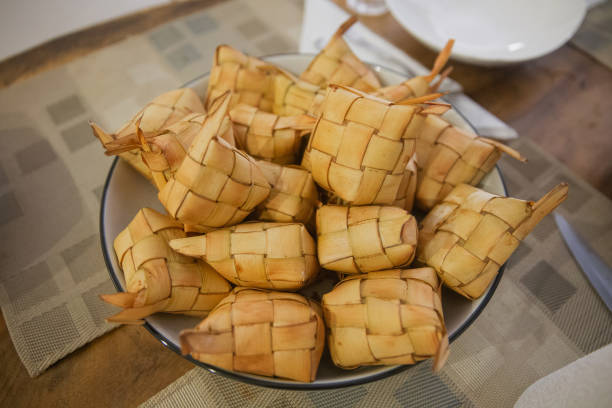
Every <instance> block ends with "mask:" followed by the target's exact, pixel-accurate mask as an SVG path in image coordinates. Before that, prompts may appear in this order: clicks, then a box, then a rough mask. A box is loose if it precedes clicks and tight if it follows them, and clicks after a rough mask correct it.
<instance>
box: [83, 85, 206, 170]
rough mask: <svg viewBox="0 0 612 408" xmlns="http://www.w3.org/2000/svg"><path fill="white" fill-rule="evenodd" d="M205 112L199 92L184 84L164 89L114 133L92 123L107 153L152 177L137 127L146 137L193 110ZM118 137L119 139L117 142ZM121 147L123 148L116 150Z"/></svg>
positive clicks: (193, 111) (94, 131)
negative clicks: (143, 154) (170, 89)
mask: <svg viewBox="0 0 612 408" xmlns="http://www.w3.org/2000/svg"><path fill="white" fill-rule="evenodd" d="M204 112H205V109H204V106H203V105H202V101H201V100H200V98H199V97H198V95H197V94H196V93H195V92H194V91H193V90H192V89H189V88H181V89H175V90H173V91H169V92H166V93H163V94H161V95H159V96H158V97H156V98H155V99H153V100H152V101H151V102H149V103H148V104H147V105H146V106H145V107H144V108H142V109H141V110H140V111H139V112H138V113H137V114H136V115H134V117H133V118H132V119H130V120H129V121H128V122H127V123H125V124H124V125H123V126H122V127H121V128H119V130H117V131H116V132H115V133H106V132H105V131H104V130H103V129H102V128H100V127H99V126H98V125H96V124H95V123H93V122H90V123H89V124H90V126H91V128H92V129H93V133H94V135H95V136H96V137H97V138H98V139H99V140H100V142H102V145H103V146H104V148H105V149H106V150H107V154H119V156H120V157H121V158H122V159H124V160H125V161H127V162H128V163H129V164H130V165H131V166H132V167H134V168H135V169H136V170H137V171H138V172H139V173H141V174H142V175H143V176H145V177H146V178H148V179H152V176H151V172H150V171H149V169H148V168H147V166H146V165H145V164H144V163H143V161H142V157H141V152H140V150H139V148H138V146H137V142H138V137H137V129H138V128H140V129H141V130H142V132H143V133H144V135H145V137H150V136H154V135H156V134H157V133H159V132H160V131H161V130H162V129H164V128H165V127H167V126H169V125H172V124H173V123H176V122H178V121H179V120H181V119H182V118H184V117H185V116H187V115H189V114H191V113H204ZM117 140H120V142H119V143H116V141H117ZM126 144H129V145H131V149H125V145H126ZM118 149H120V150H122V151H120V152H117V150H118Z"/></svg>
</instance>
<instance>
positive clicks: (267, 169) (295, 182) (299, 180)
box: [255, 161, 320, 232]
mask: <svg viewBox="0 0 612 408" xmlns="http://www.w3.org/2000/svg"><path fill="white" fill-rule="evenodd" d="M257 165H258V166H259V168H260V170H261V172H262V173H263V174H264V176H265V177H266V180H268V183H270V185H271V186H272V191H270V195H269V196H268V198H266V199H265V200H264V201H263V202H262V203H261V204H259V206H258V207H257V209H256V210H255V216H256V217H257V219H258V220H261V221H276V222H301V223H303V224H304V225H306V227H308V228H309V229H310V230H311V231H313V232H314V215H315V209H316V208H317V206H318V205H319V203H320V201H319V191H318V190H317V186H316V185H315V183H314V181H313V179H312V175H311V174H310V172H309V171H308V170H306V169H304V168H302V167H299V166H281V165H279V164H275V163H271V162H267V161H258V162H257Z"/></svg>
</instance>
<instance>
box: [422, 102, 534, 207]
mask: <svg viewBox="0 0 612 408" xmlns="http://www.w3.org/2000/svg"><path fill="white" fill-rule="evenodd" d="M445 109H446V108H445V107H444V106H443V105H442V104H438V105H437V106H435V105H434V106H432V107H431V108H430V109H429V110H428V111H426V112H425V113H424V114H420V115H418V116H419V118H420V120H422V121H423V124H422V127H421V133H420V134H419V137H418V139H417V144H416V154H417V165H418V167H419V172H418V175H419V180H418V186H417V192H416V205H417V206H418V207H419V208H421V209H423V210H428V209H430V208H431V207H433V206H434V205H435V204H436V203H437V202H439V201H440V200H441V199H442V198H444V196H446V195H447V194H448V193H449V192H450V191H451V190H452V189H453V187H455V186H457V185H458V184H461V183H466V184H471V185H477V184H478V183H480V181H481V180H482V178H483V177H484V176H485V175H486V174H487V173H488V172H489V171H491V170H492V169H493V167H494V166H495V163H497V161H498V160H499V159H500V157H501V155H502V153H506V154H508V155H509V156H511V157H513V158H515V159H517V160H521V161H524V160H525V159H524V158H523V157H522V156H521V155H520V153H519V152H517V151H516V150H514V149H512V148H510V147H508V146H506V145H504V144H502V143H499V142H497V141H495V140H491V139H487V138H484V137H480V136H478V135H476V134H475V133H472V132H469V131H465V130H463V129H460V128H458V127H456V126H453V125H451V124H450V123H448V122H447V121H446V120H444V119H443V118H441V117H440V116H439V113H441V112H443V111H444V110H445Z"/></svg>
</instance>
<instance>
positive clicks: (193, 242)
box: [170, 222, 319, 290]
mask: <svg viewBox="0 0 612 408" xmlns="http://www.w3.org/2000/svg"><path fill="white" fill-rule="evenodd" d="M170 245H171V246H172V248H174V249H175V250H176V251H178V252H179V253H182V254H185V255H189V256H194V257H201V258H202V259H204V260H205V261H206V262H207V263H208V264H209V265H210V266H212V267H213V268H215V269H216V270H217V271H218V272H219V273H220V274H221V275H222V276H223V277H225V278H226V279H227V280H229V281H230V282H232V283H234V284H236V285H239V286H249V287H256V288H266V289H281V290H297V289H301V288H303V287H304V286H306V285H307V284H309V283H310V282H311V281H312V280H313V279H314V278H315V277H316V275H317V273H318V271H319V264H318V263H317V257H316V254H315V243H314V240H313V239H312V237H311V236H310V234H309V233H308V230H306V228H305V227H304V225H303V224H298V223H265V222H250V223H244V224H240V225H235V226H233V227H229V228H225V229H220V230H215V231H212V232H209V233H207V234H204V235H201V236H196V237H190V238H185V239H180V240H174V241H172V242H170Z"/></svg>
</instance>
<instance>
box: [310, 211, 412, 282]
mask: <svg viewBox="0 0 612 408" xmlns="http://www.w3.org/2000/svg"><path fill="white" fill-rule="evenodd" d="M316 218H317V254H318V257H319V263H320V264H321V266H322V267H323V268H325V269H329V270H332V271H337V272H342V273H347V274H356V273H362V272H370V271H379V270H382V269H389V268H395V267H398V266H404V265H408V264H409V263H410V262H412V260H413V259H414V255H415V249H416V245H417V236H418V230H417V222H416V220H415V218H414V217H413V216H412V215H410V214H408V212H406V211H405V210H402V209H401V208H397V207H387V206H364V207H342V206H334V205H326V206H322V207H321V208H319V209H318V210H317V215H316Z"/></svg>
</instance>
